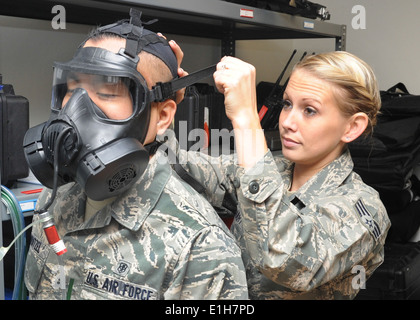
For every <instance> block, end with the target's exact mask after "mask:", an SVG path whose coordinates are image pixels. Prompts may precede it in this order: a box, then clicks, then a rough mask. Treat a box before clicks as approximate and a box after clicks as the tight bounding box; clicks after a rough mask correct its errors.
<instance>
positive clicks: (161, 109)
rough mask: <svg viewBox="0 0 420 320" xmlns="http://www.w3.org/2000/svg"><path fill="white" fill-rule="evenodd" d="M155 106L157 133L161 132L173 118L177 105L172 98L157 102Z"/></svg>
mask: <svg viewBox="0 0 420 320" xmlns="http://www.w3.org/2000/svg"><path fill="white" fill-rule="evenodd" d="M157 108H158V109H157V111H158V114H157V116H158V121H157V134H163V133H164V132H165V131H166V129H168V128H169V126H170V125H171V124H172V121H173V119H174V118H175V112H176V108H177V105H176V103H175V101H174V100H171V99H168V100H165V101H163V102H161V103H159V105H158V106H157Z"/></svg>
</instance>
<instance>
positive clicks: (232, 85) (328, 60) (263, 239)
mask: <svg viewBox="0 0 420 320" xmlns="http://www.w3.org/2000/svg"><path fill="white" fill-rule="evenodd" d="M175 52H177V50H175ZM178 55H179V52H178ZM214 79H215V83H216V86H217V88H218V89H219V91H220V92H222V93H224V95H225V106H226V114H227V116H228V117H229V119H230V120H231V121H232V124H233V128H234V130H235V144H236V154H235V156H220V157H219V158H217V159H215V158H210V157H207V156H205V155H203V154H202V153H192V152H188V153H187V152H183V151H179V152H180V157H181V159H180V161H181V163H186V164H185V165H184V166H185V168H186V169H187V170H188V171H189V172H190V173H192V174H193V175H194V176H195V177H196V178H197V179H198V180H199V181H200V182H201V183H202V184H203V185H204V186H206V188H207V190H206V196H207V198H208V199H209V200H211V202H212V203H213V205H214V206H220V205H221V204H222V202H223V199H225V197H226V194H230V195H232V196H234V197H236V198H237V202H238V212H237V214H236V216H235V219H234V222H233V225H232V228H231V231H232V232H233V234H234V235H235V237H236V239H237V240H238V242H239V244H240V246H241V248H242V254H243V259H244V262H245V266H246V269H247V280H248V288H249V293H250V297H251V298H252V299H353V298H354V297H355V296H356V295H357V293H358V292H359V290H360V289H363V288H364V286H365V280H366V279H368V278H369V276H370V275H371V274H372V273H373V271H374V270H375V269H376V268H377V267H378V266H379V265H380V264H381V263H382V262H383V259H384V250H383V246H384V242H385V238H386V235H387V232H388V229H389V227H390V221H389V219H388V216H387V213H386V210H385V208H384V206H383V204H382V202H381V200H380V198H379V195H378V193H377V192H376V191H375V190H373V189H372V188H371V187H369V186H367V185H366V184H365V183H363V181H362V179H361V178H360V177H359V176H358V175H357V174H356V173H355V172H353V162H352V159H351V155H350V152H349V150H348V148H347V144H348V143H349V142H351V141H353V140H355V139H356V138H358V137H359V136H361V135H362V134H369V133H370V132H371V131H372V130H373V126H374V125H375V123H376V115H377V114H378V112H379V109H380V105H381V101H380V95H379V90H378V87H377V82H376V78H375V76H374V74H373V72H372V69H371V68H370V67H369V66H368V65H367V64H366V63H364V62H363V61H362V60H360V59H359V58H357V57H355V56H354V55H352V54H350V53H346V52H331V53H326V54H319V55H314V56H309V57H307V58H306V59H304V60H303V61H301V62H300V63H299V64H297V65H296V66H295V68H294V70H293V72H292V75H291V77H290V81H289V84H288V86H287V89H286V91H285V94H284V102H283V109H282V112H281V114H280V117H279V130H280V136H281V141H282V155H281V156H278V157H277V156H276V157H273V154H272V153H271V151H270V150H268V148H267V145H266V141H265V138H264V134H263V131H262V129H261V126H260V121H259V118H258V112H257V103H256V92H255V68H254V67H253V66H252V65H249V64H247V63H245V62H243V61H241V60H239V59H236V58H233V57H224V58H223V59H222V60H221V61H220V63H219V64H218V66H217V71H216V73H215V74H214ZM216 160H217V161H216Z"/></svg>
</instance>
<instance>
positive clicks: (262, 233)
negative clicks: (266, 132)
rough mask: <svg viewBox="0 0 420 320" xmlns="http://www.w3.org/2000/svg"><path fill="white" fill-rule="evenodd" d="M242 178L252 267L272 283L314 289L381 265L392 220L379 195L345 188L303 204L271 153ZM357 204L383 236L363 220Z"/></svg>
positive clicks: (243, 221) (244, 231)
mask: <svg viewBox="0 0 420 320" xmlns="http://www.w3.org/2000/svg"><path fill="white" fill-rule="evenodd" d="M239 176H240V183H241V190H240V191H239V192H238V201H239V207H240V212H241V228H242V232H241V233H242V234H243V239H244V241H245V244H246V249H247V252H248V254H249V257H250V259H251V260H252V262H253V264H255V265H256V266H257V268H259V270H260V271H261V272H262V273H263V274H264V275H265V276H266V277H268V278H269V279H270V280H272V281H274V282H276V283H277V284H280V285H282V286H284V287H287V288H290V289H292V290H297V291H310V290H312V289H314V288H316V287H318V286H320V285H323V284H325V283H327V282H329V281H331V280H332V279H337V278H339V277H343V276H344V275H345V274H348V273H349V272H350V271H351V269H352V268H353V267H354V266H356V265H362V266H363V267H364V268H365V269H366V271H367V273H368V275H369V274H370V273H371V272H373V270H374V269H375V268H376V267H377V266H378V265H379V264H380V263H381V262H382V261H383V244H384V241H385V236H386V233H387V230H388V228H389V220H388V219H387V216H386V211H385V208H384V207H383V205H382V203H381V202H380V200H379V198H378V196H377V194H376V195H375V194H374V193H369V192H366V191H357V190H349V189H345V188H344V189H343V192H342V193H341V194H340V192H337V193H335V194H334V195H329V196H327V195H322V194H321V195H319V196H318V197H317V198H314V199H312V201H311V203H310V204H306V205H305V204H303V203H301V202H299V199H297V200H296V198H293V197H290V196H289V195H288V194H287V192H286V188H288V187H287V186H285V185H284V182H283V180H282V177H281V175H280V172H279V170H278V167H277V165H276V163H275V161H274V159H273V157H272V155H271V153H270V152H268V153H267V154H266V155H265V157H264V159H262V160H261V161H259V162H258V163H257V164H256V165H255V166H254V167H253V168H251V169H249V170H247V171H246V172H245V171H244V170H242V171H241V172H240V173H239ZM359 201H360V202H359ZM357 203H362V204H363V205H364V209H365V210H366V212H368V214H369V215H370V216H371V218H372V219H371V220H372V221H373V222H374V223H376V225H377V227H378V228H379V229H380V230H381V231H380V234H375V232H377V230H374V228H370V227H369V224H368V223H366V221H365V220H364V218H363V217H361V215H360V214H359V212H358V209H357V207H356V204H357Z"/></svg>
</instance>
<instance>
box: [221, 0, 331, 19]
mask: <svg viewBox="0 0 420 320" xmlns="http://www.w3.org/2000/svg"><path fill="white" fill-rule="evenodd" d="M226 1H228V2H234V3H239V4H244V5H247V6H250V7H256V8H260V9H266V10H272V11H278V12H283V13H287V14H290V15H295V16H302V17H305V18H310V19H317V18H319V19H321V20H323V21H324V20H330V19H331V14H330V13H329V12H328V11H327V8H326V7H325V6H323V5H320V4H318V3H313V2H311V1H307V0H226Z"/></svg>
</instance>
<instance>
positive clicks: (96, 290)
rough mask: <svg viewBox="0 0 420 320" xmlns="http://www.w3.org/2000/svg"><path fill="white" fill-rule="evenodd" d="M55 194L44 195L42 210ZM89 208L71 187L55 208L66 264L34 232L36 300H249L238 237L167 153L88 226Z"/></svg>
mask: <svg viewBox="0 0 420 320" xmlns="http://www.w3.org/2000/svg"><path fill="white" fill-rule="evenodd" d="M50 195H51V193H50V191H48V192H44V193H43V194H42V195H41V197H40V199H39V201H38V206H40V204H43V203H45V202H46V200H47V199H48V197H50ZM85 203H86V197H85V195H84V194H83V192H82V190H81V189H80V187H79V185H78V184H75V183H70V184H67V185H65V186H62V187H61V188H59V190H58V192H57V198H56V200H55V201H54V203H53V204H52V206H51V208H50V212H51V213H53V215H54V219H55V223H56V226H57V229H58V232H59V234H60V235H61V237H62V239H63V240H64V243H65V245H66V247H67V250H68V252H67V253H65V254H64V255H63V256H62V261H60V260H61V259H59V258H58V256H57V255H56V254H55V253H54V252H53V251H52V250H51V249H50V247H49V245H48V242H47V240H46V237H45V234H44V231H43V230H42V228H41V226H40V225H39V224H38V225H36V226H35V227H34V229H33V231H32V241H31V245H30V249H29V254H28V258H27V264H26V271H25V283H26V286H27V288H28V290H29V293H30V298H31V299H61V298H62V297H63V292H64V295H66V293H67V292H70V291H71V298H72V299H135V300H149V299H150V300H151V299H247V298H248V292H247V285H246V278H245V269H244V265H243V262H242V259H241V252H240V248H239V247H238V245H237V244H236V243H235V240H234V238H233V236H232V235H231V233H230V232H229V230H228V229H227V228H226V227H225V225H224V224H223V222H222V221H221V220H220V218H219V217H218V216H217V214H216V213H215V211H214V209H213V208H212V206H211V205H209V203H208V202H207V201H206V200H205V199H204V198H203V197H202V196H200V195H198V194H197V193H196V192H195V191H194V190H193V189H192V188H191V187H190V186H189V185H186V183H185V182H183V181H182V180H180V178H179V177H178V176H177V175H176V174H175V173H174V172H173V171H172V170H171V167H170V166H169V164H168V163H167V158H166V156H165V155H164V154H163V152H162V151H159V150H158V152H157V154H156V155H155V156H154V157H153V158H152V160H151V161H150V163H149V167H148V169H147V170H146V172H145V173H144V175H143V176H142V177H141V178H140V179H139V181H138V182H137V183H136V185H135V186H134V187H133V188H132V189H131V190H129V191H128V192H127V193H125V194H123V195H122V196H120V197H118V198H117V199H116V200H115V201H114V202H113V203H110V204H108V205H106V206H105V207H104V208H103V209H102V210H101V211H99V212H98V213H97V214H95V215H94V216H92V217H91V219H89V220H88V221H86V222H85V221H84V211H85ZM34 219H37V217H35V218H34ZM63 270H64V272H63ZM63 273H65V278H63V276H62V275H63ZM63 280H64V281H65V285H63ZM69 283H71V284H72V289H69ZM70 287H71V285H70Z"/></svg>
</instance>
